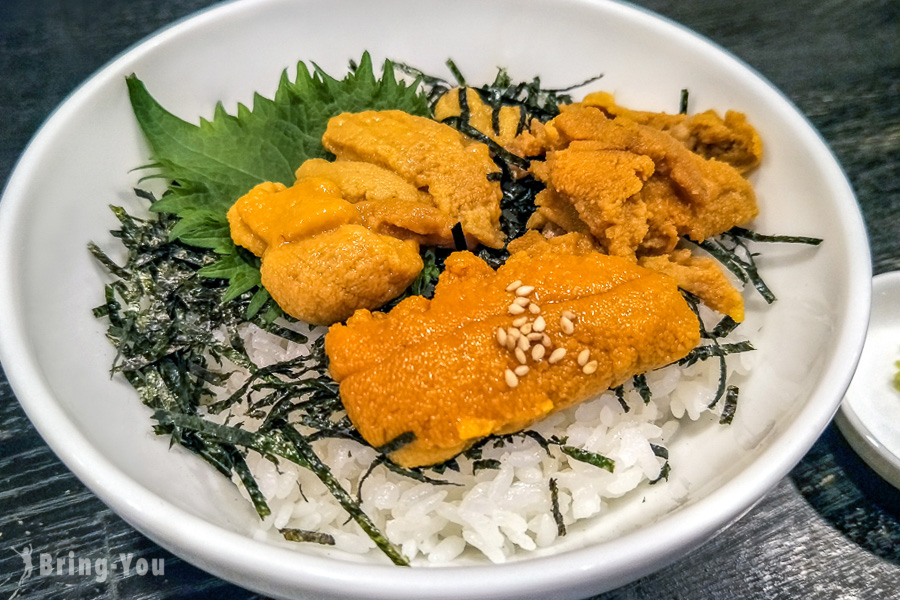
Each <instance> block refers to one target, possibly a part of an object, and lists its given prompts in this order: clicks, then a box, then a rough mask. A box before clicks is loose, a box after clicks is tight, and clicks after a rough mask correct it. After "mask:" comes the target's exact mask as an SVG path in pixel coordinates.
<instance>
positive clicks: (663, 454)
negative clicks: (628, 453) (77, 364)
mask: <svg viewBox="0 0 900 600" xmlns="http://www.w3.org/2000/svg"><path fill="white" fill-rule="evenodd" d="M650 449H651V450H653V454H655V455H656V456H658V457H659V458H661V459H663V460H664V461H665V462H664V463H663V466H662V467H660V469H659V475H658V476H657V477H656V479H651V480H650V482H649V483H650V485H656V484H657V483H659V482H660V481H662V480H663V479H665V480H666V481H668V480H669V472H670V471H671V470H672V467H671V466H670V465H669V449H668V448H666V447H665V446H660V445H659V444H652V443H651V444H650Z"/></svg>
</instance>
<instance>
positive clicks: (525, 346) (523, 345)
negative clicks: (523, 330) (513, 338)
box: [516, 335, 531, 351]
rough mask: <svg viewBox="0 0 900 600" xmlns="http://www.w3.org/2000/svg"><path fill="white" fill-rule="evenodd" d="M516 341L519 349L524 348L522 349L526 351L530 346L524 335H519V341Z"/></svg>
mask: <svg viewBox="0 0 900 600" xmlns="http://www.w3.org/2000/svg"><path fill="white" fill-rule="evenodd" d="M516 343H517V345H518V346H519V348H521V349H522V350H524V351H528V349H529V348H531V342H530V341H529V339H528V338H527V337H525V336H524V335H523V336H521V337H520V338H519V341H518V342H516Z"/></svg>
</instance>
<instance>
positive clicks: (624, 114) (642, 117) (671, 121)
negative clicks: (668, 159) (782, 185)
mask: <svg viewBox="0 0 900 600" xmlns="http://www.w3.org/2000/svg"><path fill="white" fill-rule="evenodd" d="M581 104H582V105H584V106H594V107H597V108H599V109H600V110H602V111H603V112H604V114H606V115H607V116H608V117H610V118H613V119H622V120H623V121H624V120H628V121H633V122H635V123H640V124H641V125H647V126H649V127H653V128H654V129H659V130H661V131H665V132H666V133H668V134H669V135H671V136H672V137H673V138H675V139H676V140H678V141H679V142H681V143H682V144H684V145H685V147H686V148H687V149H688V150H691V151H692V152H696V153H697V154H699V155H700V156H702V157H704V158H715V159H716V160H720V161H722V162H726V163H728V164H729V165H731V166H732V167H734V168H735V169H737V170H738V171H740V172H741V173H745V172H747V171H749V170H751V169H753V168H754V167H756V166H757V165H758V164H759V162H760V160H761V159H762V152H763V151H762V140H761V139H760V137H759V133H757V131H756V129H755V128H754V127H753V126H752V125H751V124H750V123H748V122H747V117H746V115H744V113H740V112H736V111H733V110H729V111H726V112H725V118H724V119H723V118H722V117H720V116H719V115H718V114H716V112H715V111H712V110H708V111H706V112H702V113H697V114H693V115H687V114H668V113H658V112H648V111H642V110H631V109H628V108H625V107H623V106H619V105H618V104H616V100H615V98H614V97H613V95H612V94H609V93H607V92H594V93H592V94H588V95H587V96H585V97H584V100H582V101H581Z"/></svg>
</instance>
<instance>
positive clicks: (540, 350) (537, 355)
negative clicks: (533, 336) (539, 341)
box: [531, 345, 547, 360]
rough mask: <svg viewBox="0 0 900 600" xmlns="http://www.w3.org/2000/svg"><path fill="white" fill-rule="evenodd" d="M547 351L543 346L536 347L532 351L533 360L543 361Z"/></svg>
mask: <svg viewBox="0 0 900 600" xmlns="http://www.w3.org/2000/svg"><path fill="white" fill-rule="evenodd" d="M546 351H547V349H546V348H544V347H543V346H541V345H537V346H534V347H533V348H532V349H531V358H533V359H534V360H541V359H542V358H544V352H546Z"/></svg>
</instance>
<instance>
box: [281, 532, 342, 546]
mask: <svg viewBox="0 0 900 600" xmlns="http://www.w3.org/2000/svg"><path fill="white" fill-rule="evenodd" d="M278 533H280V534H281V535H283V536H284V539H286V540H287V541H289V542H311V543H313V544H322V545H323V546H334V536H333V535H331V534H329V533H319V532H318V531H307V530H306V529H279V530H278Z"/></svg>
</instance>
